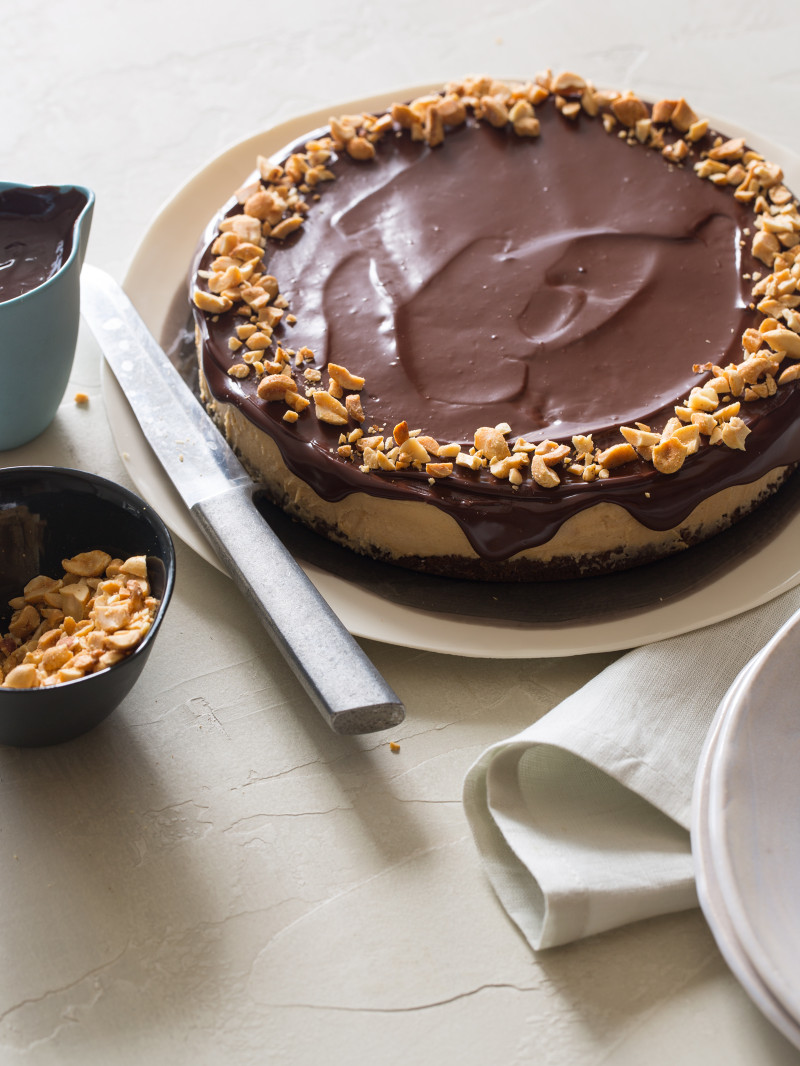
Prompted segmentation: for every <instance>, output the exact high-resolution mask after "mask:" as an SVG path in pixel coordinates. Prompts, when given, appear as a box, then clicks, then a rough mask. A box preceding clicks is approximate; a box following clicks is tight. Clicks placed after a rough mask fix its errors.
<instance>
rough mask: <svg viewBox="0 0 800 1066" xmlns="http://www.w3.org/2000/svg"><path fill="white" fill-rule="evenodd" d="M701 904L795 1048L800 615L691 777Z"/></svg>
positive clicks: (739, 687) (799, 976)
mask: <svg viewBox="0 0 800 1066" xmlns="http://www.w3.org/2000/svg"><path fill="white" fill-rule="evenodd" d="M692 850H693V853H694V858H695V865H696V876H697V889H698V894H699V897H700V904H701V906H702V908H703V912H704V914H705V916H706V919H707V920H708V923H709V925H710V927H711V930H712V932H713V934H714V936H715V938H716V940H717V944H718V945H719V948H720V951H721V952H722V954H723V956H724V957H725V960H726V962H727V963H728V965H729V966H730V968H731V969H732V970H733V972H734V974H735V975H736V977H737V978H738V979H739V981H740V982H741V983H742V985H743V986H744V988H745V990H746V991H747V993H748V994H749V995H750V997H751V998H752V1000H753V1002H754V1003H755V1004H756V1005H757V1006H758V1007H759V1008H760V1009H761V1011H762V1012H763V1013H764V1014H765V1015H766V1017H767V1018H769V1020H770V1021H771V1022H772V1023H773V1024H774V1025H775V1026H776V1027H777V1028H778V1029H779V1030H780V1031H781V1032H782V1033H783V1035H784V1036H785V1037H786V1038H787V1039H788V1040H790V1041H791V1042H792V1043H793V1044H795V1045H796V1046H797V1047H800V616H798V615H796V616H795V617H794V618H792V619H790V620H789V621H788V622H787V623H786V625H785V626H783V628H782V629H781V630H779V632H778V633H777V634H776V635H775V637H774V638H773V639H772V640H771V641H770V642H769V644H767V646H766V647H765V648H764V649H763V651H761V652H760V653H759V654H758V655H757V656H756V657H755V658H754V659H752V660H751V662H750V663H749V664H748V665H747V667H745V669H744V670H743V671H742V672H741V674H740V675H739V676H738V678H737V679H736V681H735V682H734V684H733V685H732V686H731V688H730V690H729V692H728V693H727V695H726V697H725V699H724V700H723V701H722V704H721V705H720V708H719V711H718V712H717V715H716V718H715V720H714V724H713V726H712V728H711V731H710V733H709V736H708V739H707V741H706V745H705V748H704V751H703V755H702V757H701V760H700V765H699V769H698V774H697V780H696V782H695V791H694V816H693V826H692Z"/></svg>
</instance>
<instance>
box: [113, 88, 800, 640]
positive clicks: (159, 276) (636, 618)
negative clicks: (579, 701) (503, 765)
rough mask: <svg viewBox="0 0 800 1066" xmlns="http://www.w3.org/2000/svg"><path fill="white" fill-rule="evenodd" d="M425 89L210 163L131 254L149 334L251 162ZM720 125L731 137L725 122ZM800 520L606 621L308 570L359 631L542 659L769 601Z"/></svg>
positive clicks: (798, 177)
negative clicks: (433, 604)
mask: <svg viewBox="0 0 800 1066" xmlns="http://www.w3.org/2000/svg"><path fill="white" fill-rule="evenodd" d="M430 88H431V87H430V86H418V87H412V88H405V89H400V90H395V91H394V92H391V93H387V94H383V95H378V96H374V97H369V98H367V99H364V100H355V101H348V102H346V103H343V104H336V105H333V106H330V107H327V108H325V109H324V110H322V111H317V112H314V113H310V114H305V115H301V116H298V117H297V118H294V119H291V120H290V121H288V122H283V123H281V124H279V125H277V126H274V127H272V128H270V129H268V130H265V131H263V132H261V133H257V134H255V135H254V136H252V137H248V138H247V139H245V140H243V141H240V142H239V143H237V144H234V145H232V146H231V147H230V148H228V149H227V150H226V151H224V152H223V153H222V154H221V155H219V156H217V157H216V158H215V159H213V160H211V161H210V162H209V163H208V164H207V165H206V166H205V167H203V168H202V169H201V170H200V171H199V172H198V173H197V174H195V175H194V176H193V177H191V178H190V179H189V180H188V181H187V182H186V184H185V185H183V186H182V188H180V189H179V190H178V191H177V193H176V194H175V195H174V196H173V197H172V198H171V199H170V200H169V201H168V202H167V203H166V204H165V205H164V206H163V207H162V209H161V210H160V211H159V212H158V214H157V215H156V217H155V218H154V219H153V221H152V223H151V225H150V226H149V228H148V229H147V231H146V233H145V234H144V236H143V238H142V240H141V243H140V244H139V247H138V248H137V250H136V252H135V254H134V256H133V259H132V261H131V264H130V267H129V269H128V272H127V275H126V277H125V281H124V286H125V289H126V290H127V292H128V294H129V295H130V297H131V299H132V300H133V302H134V304H135V305H136V307H137V308H138V310H139V313H140V314H141V315H142V317H143V318H144V320H145V322H146V323H147V325H148V326H149V328H150V330H151V332H152V333H153V334H154V335H155V336H156V337H158V338H161V337H162V336H163V333H164V329H165V325H166V323H167V320H168V316H169V312H170V308H171V305H172V301H173V298H174V296H175V294H176V293H177V292H178V290H179V288H180V287H181V286H182V285H183V284H184V283H185V279H186V275H187V270H188V267H189V264H190V262H191V260H192V257H193V254H194V252H195V249H196V246H197V243H198V241H199V238H200V236H201V234H202V233H203V231H204V229H205V227H206V225H207V224H208V221H209V219H210V218H212V217H213V216H214V214H215V213H216V212H217V211H218V209H219V208H220V206H221V205H222V204H223V203H225V202H226V201H227V200H228V199H229V198H230V196H231V194H232V192H233V190H234V189H236V188H238V187H239V186H240V185H241V184H242V183H243V182H244V181H245V179H246V178H247V177H248V175H250V174H251V173H252V172H253V170H254V166H255V160H256V157H257V156H258V155H265V156H270V155H273V154H275V153H277V152H279V151H280V149H281V148H283V147H284V146H285V145H287V144H290V143H291V142H292V141H294V140H297V139H298V138H300V137H302V136H303V135H304V134H305V133H307V132H309V131H311V130H314V129H316V128H319V127H321V126H324V125H325V124H326V123H327V121H328V118H329V116H330V115H331V114H352V113H359V112H362V111H375V110H379V109H380V108H383V107H385V106H387V105H388V104H390V103H391V102H392V101H393V100H398V99H401V100H402V99H412V98H414V97H415V96H418V95H420V94H422V93H423V92H427V91H430ZM719 125H720V127H721V128H722V129H725V130H726V131H729V132H730V133H731V134H733V135H737V134H738V133H739V131H738V130H737V129H736V128H735V127H733V126H732V125H731V124H730V123H724V122H720V123H719ZM747 137H748V141H749V143H751V144H754V145H755V146H756V147H758V148H759V149H760V150H761V151H764V152H765V154H767V153H768V154H769V157H770V158H774V159H777V160H778V161H780V162H781V163H782V165H783V166H784V169H785V170H786V173H787V180H788V181H789V182H790V184H794V186H795V187H800V160H799V159H797V158H794V157H791V156H790V155H789V154H788V153H787V152H785V151H784V150H779V149H777V148H775V147H774V146H768V145H765V144H763V142H762V143H759V139H758V138H757V137H756V136H755V135H752V136H751V135H750V134H747ZM103 370H104V374H103V390H104V396H105V401H106V407H107V410H108V416H109V420H110V423H111V430H112V434H113V436H114V441H115V444H116V446H117V449H118V450H119V452H120V455H121V457H122V460H123V462H124V464H125V466H126V468H127V470H128V473H129V475H130V477H131V479H132V480H133V482H134V484H135V485H136V487H137V489H138V490H139V492H140V493H141V494H142V496H144V498H145V499H147V500H149V502H150V503H151V504H152V505H153V506H154V507H155V508H156V509H157V510H158V511H159V512H160V514H161V515H162V517H163V518H164V521H165V522H166V523H167V525H168V526H169V527H170V529H171V530H172V531H173V532H174V533H175V534H176V535H177V536H178V537H180V538H181V540H183V541H184V542H185V543H186V544H188V545H189V546H190V547H192V548H193V549H194V550H195V551H197V552H198V554H200V555H201V556H202V557H203V558H205V559H206V560H207V561H208V562H210V563H211V564H212V565H214V566H217V567H219V563H218V561H217V559H216V556H215V555H214V554H213V551H212V549H211V548H210V546H209V545H208V544H207V542H206V540H205V538H204V537H203V535H202V533H200V531H199V530H198V529H197V527H196V526H195V524H194V522H193V521H192V518H191V516H190V514H189V512H188V510H187V509H186V508H185V507H184V505H183V503H182V501H181V499H180V497H179V496H178V494H177V493H176V492H175V490H174V489H173V488H172V485H171V484H170V482H169V481H168V480H167V478H166V476H165V475H164V472H163V470H162V468H161V466H160V464H159V463H158V460H157V459H156V457H155V455H154V453H153V452H152V450H151V449H150V446H149V445H148V443H147V441H146V439H145V438H144V435H143V434H142V432H141V430H140V428H139V425H138V423H137V422H136V419H135V417H134V415H133V412H132V411H131V409H130V407H129V406H128V403H127V401H126V399H125V397H124V395H123V393H122V391H121V390H120V388H119V386H118V385H117V382H116V380H115V378H114V376H113V374H111V373H110V371H108V369H107V367H106V366H105V364H104V367H103ZM798 535H800V516H798V517H797V519H793V520H792V521H791V522H790V523H788V524H787V526H786V527H785V528H784V529H783V530H781V532H779V533H778V534H777V535H776V536H774V537H773V538H772V539H771V540H770V542H769V544H765V545H764V546H763V547H762V548H760V549H759V550H758V551H755V552H753V554H752V555H751V556H750V557H749V558H748V559H746V560H745V561H743V562H741V563H740V564H738V565H736V566H734V567H732V568H731V569H730V570H729V571H728V572H727V573H726V574H724V575H723V576H721V577H720V578H719V579H717V580H715V581H712V582H710V583H708V584H706V585H705V586H704V587H703V588H702V589H701V590H698V591H694V592H691V593H688V594H687V595H686V596H683V597H680V598H677V599H675V600H672V601H670V602H669V603H660V602H654V603H653V606H652V607H647V608H644V609H637V610H635V611H632V612H631V613H630V614H629V615H626V616H622V617H620V616H615V617H614V618H613V619H612V620H608V619H604V620H593V619H592V618H591V617H586V618H582V619H579V620H577V621H575V622H573V623H569V624H561V625H558V626H555V627H548V626H545V625H541V624H525V623H517V622H502V621H497V620H494V619H492V620H488V621H487V620H486V619H483V618H470V617H465V616H455V615H452V614H437V613H436V612H432V611H427V610H426V611H423V610H419V609H417V608H414V607H409V606H405V605H401V604H396V603H393V602H390V601H389V600H387V599H385V598H383V597H381V596H378V595H376V594H374V593H372V592H369V591H368V590H366V589H365V588H363V587H360V586H357V585H354V584H352V583H350V582H347V581H343V580H342V579H340V578H338V577H336V576H335V575H333V574H330V573H328V572H326V571H323V570H321V569H319V568H317V567H315V566H313V565H310V564H305V563H304V564H303V566H304V569H305V570H306V572H307V573H308V575H309V577H310V578H311V580H312V581H313V582H314V584H315V585H316V586H317V588H318V589H319V590H320V592H321V593H322V595H323V596H324V597H325V599H326V600H327V601H328V602H329V603H330V605H331V606H332V608H333V609H334V610H335V611H336V613H337V614H338V615H339V617H340V618H341V620H342V622H343V623H344V625H345V626H346V627H347V628H348V629H349V630H350V632H351V633H353V634H354V635H356V636H360V637H367V638H370V639H373V640H379V641H383V642H385V643H390V644H398V645H402V646H406V647H413V648H420V649H426V650H429V651H436V652H442V653H446V654H452V655H467V656H476V657H482V658H540V657H547V656H566V655H579V654H584V653H590V652H609V651H621V650H624V649H627V648H632V647H636V646H639V645H641V644H648V643H651V642H653V641H656V640H661V639H663V638H665V637H669V636H674V635H676V634H678V633H685V632H688V631H689V630H692V629H699V628H701V627H703V626H706V625H710V624H712V623H713V622H717V621H720V620H721V619H723V618H728V617H730V616H731V615H734V614H738V613H740V612H741V611H744V610H747V609H748V608H750V607H755V606H757V605H759V604H761V603H765V602H767V601H768V600H770V599H772V598H773V597H774V596H777V595H779V594H780V593H781V592H783V591H785V590H786V589H789V588H791V587H792V586H793V585H795V584H797V583H798V582H800V559H798V557H797V553H796V551H795V547H794V545H795V544H796V542H797V538H798Z"/></svg>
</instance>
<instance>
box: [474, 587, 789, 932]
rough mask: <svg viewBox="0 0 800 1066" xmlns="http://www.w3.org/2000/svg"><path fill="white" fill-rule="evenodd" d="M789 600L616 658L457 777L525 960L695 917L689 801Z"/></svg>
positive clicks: (786, 612)
mask: <svg viewBox="0 0 800 1066" xmlns="http://www.w3.org/2000/svg"><path fill="white" fill-rule="evenodd" d="M798 608H800V588H796V589H793V590H791V591H789V592H785V593H783V595H781V596H779V597H778V598H777V599H774V600H772V601H771V602H770V603H767V604H764V605H763V606H761V607H757V608H754V609H753V610H750V611H747V612H746V613H744V614H742V615H739V616H738V617H736V618H731V619H728V620H727V621H724V622H719V623H717V624H716V625H713V626H709V627H707V628H705V629H701V630H697V631H695V632H692V633H687V634H685V635H682V636H678V637H672V638H670V639H669V640H664V641H660V642H658V643H656V644H650V645H646V646H644V647H641V648H636V649H635V650H633V651H630V652H627V653H626V654H625V655H624V656H622V657H621V658H620V659H618V660H617V661H616V662H614V663H612V665H611V666H609V667H607V668H606V669H605V670H604V671H603V672H602V673H600V674H598V675H597V677H595V678H593V679H592V680H591V681H590V682H589V683H588V684H586V685H584V686H583V688H582V689H579V690H578V691H577V692H575V693H573V695H572V696H570V697H568V698H567V699H566V700H564V701H563V702H562V703H560V704H559V705H558V706H557V707H555V708H554V709H553V710H551V711H550V712H549V713H547V714H545V715H544V717H542V718H540V719H539V720H538V721H536V722H534V723H533V725H531V726H529V727H528V728H527V729H525V730H524V731H523V732H522V733H519V734H517V736H514V737H511V738H510V739H508V740H504V741H501V742H500V743H498V744H495V745H493V746H492V747H491V748H489V749H488V750H487V751H486V752H484V754H483V755H482V756H481V757H480V758H479V759H478V761H477V762H476V763H475V765H474V766H473V767H472V768H471V769H470V770H469V772H468V774H467V777H466V780H465V782H464V796H463V799H464V809H465V812H466V815H467V818H468V820H469V823H470V826H471V828H472V832H473V836H474V838H475V843H476V844H477V847H478V850H479V851H480V854H481V856H482V858H483V861H484V864H485V868H486V871H487V873H488V876H489V878H490V880H491V882H492V884H493V886H494V889H495V891H496V892H497V895H498V896H499V898H500V901H501V903H502V904H503V906H504V907H505V908H506V910H507V911H508V913H509V915H510V916H511V918H512V919H513V920H514V921H515V922H516V923H517V925H518V926H519V928H520V929H521V931H522V932H523V934H524V935H525V937H526V938H527V940H528V941H529V943H530V944H531V946H532V947H533V948H536V949H539V948H548V947H554V946H555V945H557V944H564V943H567V942H568V941H571V940H577V939H579V938H580V937H586V936H591V935H592V934H594V933H599V932H602V931H603V930H606V929H612V928H615V927H616V926H620V925H625V924H626V923H628V922H633V921H637V920H638V919H641V918H648V917H652V916H654V915H657V914H667V913H670V912H672V911H678V910H684V909H685V908H688V907H693V906H696V905H697V896H696V893H695V887H694V875H693V868H692V856H691V848H690V842H689V826H690V823H691V807H692V788H693V784H694V778H695V773H696V770H697V765H698V761H699V758H700V753H701V750H702V747H703V742H704V740H705V737H706V734H707V732H708V729H709V727H710V725H711V722H712V720H713V717H714V714H715V712H716V709H717V707H718V705H719V703H720V701H721V700H722V698H723V696H724V695H725V693H726V691H727V690H728V688H729V687H730V685H731V684H732V683H733V681H734V680H735V678H736V676H737V674H738V673H739V671H740V670H742V669H743V668H744V666H745V665H746V664H747V662H748V661H749V660H750V659H751V658H752V657H753V655H755V654H756V653H757V652H758V651H760V649H761V648H762V647H763V646H764V644H766V643H767V641H768V640H769V639H770V637H772V636H773V634H774V633H775V632H777V630H778V629H779V628H780V627H781V626H782V625H783V623H784V622H785V621H786V620H787V619H788V618H789V617H790V616H791V615H792V614H793V613H794V612H795V611H796V610H797V609H798Z"/></svg>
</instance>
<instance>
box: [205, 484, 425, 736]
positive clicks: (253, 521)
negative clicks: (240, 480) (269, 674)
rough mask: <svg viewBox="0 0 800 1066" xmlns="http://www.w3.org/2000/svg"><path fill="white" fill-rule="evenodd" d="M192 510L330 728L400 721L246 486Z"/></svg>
mask: <svg viewBox="0 0 800 1066" xmlns="http://www.w3.org/2000/svg"><path fill="white" fill-rule="evenodd" d="M192 512H193V514H194V517H195V519H196V521H197V523H198V525H199V526H200V527H201V529H202V530H203V532H204V533H205V535H206V536H207V537H208V539H209V541H210V542H211V544H212V545H213V547H214V549H215V551H216V552H217V554H218V556H219V558H220V561H221V562H222V564H223V565H224V566H225V568H226V569H227V571H228V573H229V574H230V576H231V577H232V578H233V580H234V581H235V582H236V584H237V585H238V586H239V588H240V589H241V590H242V592H243V593H244V594H245V596H246V597H247V599H248V600H249V601H250V603H251V604H252V606H253V607H254V608H255V610H256V611H257V612H258V614H259V616H260V618H261V621H262V623H263V625H264V626H265V628H266V629H267V631H268V632H269V633H270V635H271V636H272V638H273V640H274V641H275V643H276V644H277V645H278V647H279V648H280V650H281V651H282V652H283V654H284V655H285V657H286V659H287V661H288V662H289V664H290V666H291V667H292V669H293V670H294V672H295V674H296V675H297V677H298V679H299V680H300V682H301V683H302V685H303V687H304V688H305V690H306V691H307V692H308V694H309V696H310V697H311V699H312V700H313V701H314V703H315V704H316V705H317V707H318V708H319V710H320V711H321V712H322V715H323V717H324V718H325V719H326V720H327V721H328V724H329V725H330V727H331V728H332V729H333V730H334V732H336V733H345V734H353V733H372V732H375V731H377V730H379V729H388V728H389V727H390V726H394V725H399V723H400V722H402V721H403V719H404V717H405V709H404V707H403V704H402V703H401V702H400V700H399V699H398V698H397V696H396V695H395V693H394V692H393V691H392V689H391V688H390V687H389V685H388V684H387V683H386V681H384V679H383V678H382V677H381V675H380V674H379V673H378V671H377V670H376V669H375V667H374V666H373V665H372V663H371V662H370V661H369V659H368V658H367V656H366V655H365V654H364V653H363V651H362V650H361V648H360V647H359V646H358V644H357V643H356V641H355V640H354V638H353V637H352V636H351V635H350V634H349V633H348V632H347V630H346V629H345V628H344V626H343V625H342V623H341V622H340V621H339V619H338V618H337V617H336V615H335V614H334V613H333V611H332V610H331V609H330V607H329V606H328V604H327V603H326V601H325V600H324V598H323V597H322V596H321V595H320V593H319V592H318V590H317V589H316V587H315V586H314V585H313V584H312V583H311V582H310V581H309V579H308V578H307V577H306V575H305V573H303V571H302V570H301V569H300V567H299V565H298V564H297V563H296V562H295V560H294V558H293V557H292V556H291V555H290V553H289V552H288V551H287V549H286V548H285V547H284V546H283V544H282V543H281V541H280V540H279V539H278V537H277V536H276V535H275V534H274V533H273V532H272V530H271V529H270V528H269V526H268V525H267V523H266V522H265V521H264V519H263V518H262V516H261V514H260V513H259V511H258V509H257V507H256V506H255V504H254V503H253V500H252V487H251V486H246V485H245V486H236V487H233V488H231V491H230V492H229V493H225V494H224V495H223V496H216V497H214V498H213V499H210V500H205V501H201V502H200V503H197V504H195V505H194V507H193V508H192Z"/></svg>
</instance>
